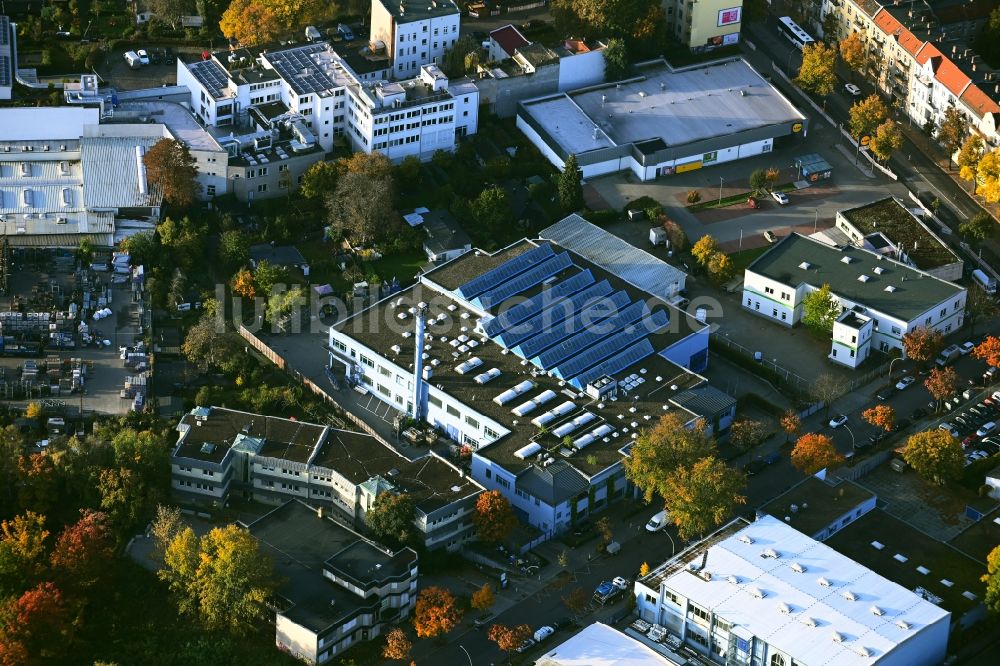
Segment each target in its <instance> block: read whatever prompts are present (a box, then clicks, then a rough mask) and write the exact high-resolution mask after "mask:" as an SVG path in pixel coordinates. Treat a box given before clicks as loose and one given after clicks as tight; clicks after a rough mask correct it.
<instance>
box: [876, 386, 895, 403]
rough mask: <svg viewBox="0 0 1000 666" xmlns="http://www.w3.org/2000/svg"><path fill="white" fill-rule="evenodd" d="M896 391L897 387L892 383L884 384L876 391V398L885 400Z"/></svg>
mask: <svg viewBox="0 0 1000 666" xmlns="http://www.w3.org/2000/svg"><path fill="white" fill-rule="evenodd" d="M895 392H896V387H895V386H892V385H888V386H883V387H882V388H880V389H879V390H878V391H876V393H875V398H876V399H878V400H881V401H882V402H885V401H886V400H888V399H889V398H891V397H892V395H893V394H894V393H895Z"/></svg>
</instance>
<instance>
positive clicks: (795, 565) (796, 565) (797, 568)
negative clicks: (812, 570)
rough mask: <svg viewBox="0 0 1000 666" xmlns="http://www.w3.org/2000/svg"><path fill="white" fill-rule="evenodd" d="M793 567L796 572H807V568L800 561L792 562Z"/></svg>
mask: <svg viewBox="0 0 1000 666" xmlns="http://www.w3.org/2000/svg"><path fill="white" fill-rule="evenodd" d="M791 569H792V571H794V572H795V573H805V572H806V568H805V567H804V566H802V565H801V564H799V563H798V562H792V564H791Z"/></svg>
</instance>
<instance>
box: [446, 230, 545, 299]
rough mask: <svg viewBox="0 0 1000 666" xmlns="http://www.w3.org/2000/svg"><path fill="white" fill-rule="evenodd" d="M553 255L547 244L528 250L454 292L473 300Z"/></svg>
mask: <svg viewBox="0 0 1000 666" xmlns="http://www.w3.org/2000/svg"><path fill="white" fill-rule="evenodd" d="M553 254H555V252H554V251H553V250H552V246H551V245H549V244H548V243H545V244H544V245H539V246H538V247H536V248H534V249H532V250H528V251H527V252H525V253H524V254H522V255H520V256H517V257H514V258H513V259H510V260H508V261H505V262H503V263H502V264H500V265H499V266H497V267H496V268H494V269H493V270H491V271H487V272H485V273H483V274H482V275H480V276H479V277H477V278H473V279H472V280H469V281H468V282H466V283H465V284H463V285H462V286H461V287H459V288H458V289H457V290H456V291H457V292H458V295H459V296H461V297H462V298H475V297H476V296H478V295H480V294H481V293H483V292H484V291H488V290H490V289H492V288H493V287H495V286H496V285H498V284H500V283H501V282H506V281H507V280H509V279H511V278H512V277H514V276H516V275H520V274H521V273H523V272H525V271H526V270H528V269H529V268H531V267H532V266H534V265H535V264H538V263H539V262H542V261H545V260H546V259H548V258H549V257H551V256H552V255H553Z"/></svg>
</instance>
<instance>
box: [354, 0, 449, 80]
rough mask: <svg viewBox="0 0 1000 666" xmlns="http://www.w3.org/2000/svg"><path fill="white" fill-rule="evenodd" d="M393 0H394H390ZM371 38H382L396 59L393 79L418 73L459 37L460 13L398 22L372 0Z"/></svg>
mask: <svg viewBox="0 0 1000 666" xmlns="http://www.w3.org/2000/svg"><path fill="white" fill-rule="evenodd" d="M389 1H391V0H389ZM371 21H372V23H371V31H370V35H371V41H375V40H377V39H381V40H382V41H384V42H385V44H386V46H387V47H388V49H389V57H390V58H392V60H393V69H392V76H393V78H394V79H397V80H399V79H406V78H409V77H411V76H416V75H417V73H418V71H419V69H420V66H421V65H426V64H428V63H432V62H440V61H441V57H442V56H443V55H444V52H445V50H447V49H449V48H451V47H452V46H453V45H454V44H455V42H456V41H457V40H458V32H459V21H460V17H459V14H458V12H457V11H456V12H455V13H454V14H448V15H442V16H435V17H431V18H427V19H422V20H418V21H404V22H398V21H397V20H396V19H395V18H394V17H393V16H392V14H390V13H389V12H388V11H386V9H385V7H383V6H382V3H381V2H379V0H372V12H371Z"/></svg>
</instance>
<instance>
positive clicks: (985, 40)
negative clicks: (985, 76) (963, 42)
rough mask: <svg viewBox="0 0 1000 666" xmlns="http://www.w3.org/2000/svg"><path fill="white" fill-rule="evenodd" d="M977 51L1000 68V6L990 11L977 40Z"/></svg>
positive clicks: (995, 67) (996, 67)
mask: <svg viewBox="0 0 1000 666" xmlns="http://www.w3.org/2000/svg"><path fill="white" fill-rule="evenodd" d="M975 47H976V53H978V54H980V55H981V56H982V57H983V59H984V60H986V62H988V63H989V64H990V66H991V67H993V68H994V69H1000V7H995V8H994V9H993V11H991V12H990V16H989V18H988V19H987V20H986V23H984V24H983V27H982V28H981V29H980V31H979V35H977V36H976V41H975Z"/></svg>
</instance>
